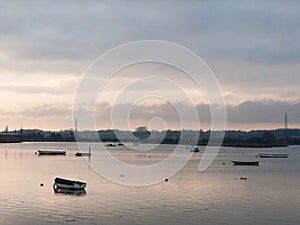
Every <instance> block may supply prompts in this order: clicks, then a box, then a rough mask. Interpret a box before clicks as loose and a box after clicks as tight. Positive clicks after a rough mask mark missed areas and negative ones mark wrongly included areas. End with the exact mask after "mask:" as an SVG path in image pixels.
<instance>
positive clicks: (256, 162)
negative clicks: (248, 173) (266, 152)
mask: <svg viewBox="0 0 300 225" xmlns="http://www.w3.org/2000/svg"><path fill="white" fill-rule="evenodd" d="M231 162H232V163H233V165H235V166H258V165H259V162H258V161H247V162H245V161H231Z"/></svg>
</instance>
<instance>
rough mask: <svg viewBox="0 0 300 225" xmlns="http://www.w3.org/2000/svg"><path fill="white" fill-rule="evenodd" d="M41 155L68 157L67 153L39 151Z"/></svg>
mask: <svg viewBox="0 0 300 225" xmlns="http://www.w3.org/2000/svg"><path fill="white" fill-rule="evenodd" d="M38 154H39V155H66V151H54V150H38Z"/></svg>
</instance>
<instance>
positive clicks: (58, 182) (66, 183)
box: [54, 177, 86, 190]
mask: <svg viewBox="0 0 300 225" xmlns="http://www.w3.org/2000/svg"><path fill="white" fill-rule="evenodd" d="M54 186H55V187H56V188H65V189H74V190H76V189H84V188H85V187H86V183H84V182H81V181H74V180H67V179H63V178H58V177H57V178H55V180H54Z"/></svg>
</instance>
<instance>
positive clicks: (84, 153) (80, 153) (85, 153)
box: [75, 152, 92, 157]
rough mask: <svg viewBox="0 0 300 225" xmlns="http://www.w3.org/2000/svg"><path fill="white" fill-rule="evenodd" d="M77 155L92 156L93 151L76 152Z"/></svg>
mask: <svg viewBox="0 0 300 225" xmlns="http://www.w3.org/2000/svg"><path fill="white" fill-rule="evenodd" d="M75 155H76V156H77V157H80V156H91V155H92V153H89V152H76V154H75Z"/></svg>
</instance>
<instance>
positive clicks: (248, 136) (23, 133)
mask: <svg viewBox="0 0 300 225" xmlns="http://www.w3.org/2000/svg"><path fill="white" fill-rule="evenodd" d="M95 132H96V135H98V137H99V138H97V136H95ZM211 133H212V131H210V130H208V131H203V130H198V131H195V130H182V131H180V130H166V131H148V130H143V131H134V132H132V131H120V130H99V131H76V132H74V131H73V130H72V129H69V130H62V131H43V130H38V129H29V130H28V129H26V130H25V129H21V130H15V131H13V132H12V131H11V132H9V131H6V132H0V143H21V142H75V141H76V140H77V141H78V140H80V141H81V142H95V141H99V139H100V140H101V141H102V142H115V143H119V142H138V143H145V144H175V145H176V144H178V143H180V144H182V145H198V146H207V145H208V144H209V145H210V146H213V145H220V143H218V142H215V143H214V142H213V141H212V140H210V136H211ZM214 133H215V134H217V135H218V136H219V137H221V138H222V137H223V136H224V138H223V140H222V144H221V146H224V147H239V148H275V147H287V146H289V145H300V129H288V130H284V129H277V130H252V131H240V130H238V131H236V130H226V131H225V133H224V131H214ZM75 137H76V138H75ZM197 140H198V141H197Z"/></svg>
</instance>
